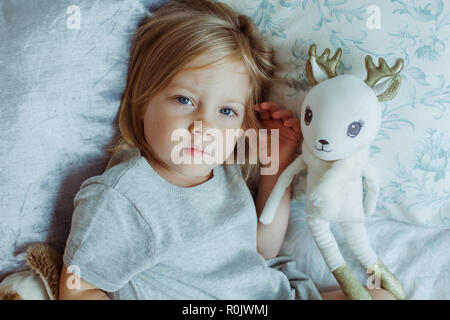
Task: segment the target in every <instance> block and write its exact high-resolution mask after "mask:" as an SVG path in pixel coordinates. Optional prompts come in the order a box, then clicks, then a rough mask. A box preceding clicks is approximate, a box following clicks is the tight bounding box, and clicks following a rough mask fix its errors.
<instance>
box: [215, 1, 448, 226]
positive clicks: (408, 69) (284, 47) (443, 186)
mask: <svg viewBox="0 0 450 320" xmlns="http://www.w3.org/2000/svg"><path fill="white" fill-rule="evenodd" d="M221 2H225V3H227V4H229V5H230V6H232V7H233V8H235V9H236V10H238V11H239V12H242V13H244V14H246V15H248V16H250V17H251V18H252V19H253V20H254V21H255V23H256V24H257V26H258V30H259V31H260V33H261V34H262V35H264V36H265V37H266V38H268V39H269V41H270V42H271V43H272V44H273V45H274V46H275V49H276V52H277V59H278V61H279V62H280V63H281V70H280V71H279V72H278V74H277V76H278V80H279V81H277V83H276V84H275V85H274V88H273V90H272V92H271V97H270V98H271V99H272V100H274V101H276V102H278V103H280V104H282V105H283V106H286V107H288V108H290V109H292V110H293V111H295V112H296V114H297V115H298V114H299V111H300V110H299V107H300V105H301V102H302V100H303V98H304V96H305V94H306V92H307V91H308V90H309V89H310V84H309V82H308V81H307V78H306V74H305V63H306V60H307V58H308V48H309V46H310V45H311V44H312V43H316V44H317V45H318V50H319V51H322V50H323V49H325V48H326V47H328V48H330V49H331V50H332V52H334V51H335V50H336V49H337V48H339V47H340V48H342V50H343V56H342V59H341V63H340V64H339V66H338V70H339V73H341V74H342V73H351V74H355V75H358V76H360V77H361V78H365V75H366V74H365V67H364V57H365V55H371V56H372V57H373V58H374V61H376V60H377V58H378V57H384V58H385V59H386V60H387V62H388V63H393V62H394V61H395V59H396V58H397V57H402V58H403V59H404V61H405V66H404V69H403V71H402V78H403V81H402V87H401V90H400V92H399V93H398V95H397V97H396V98H395V99H393V100H392V101H389V102H384V103H383V120H382V124H381V128H380V131H379V135H378V137H377V139H376V140H375V142H374V144H373V145H372V150H371V151H372V152H371V162H372V163H373V164H374V165H375V166H376V167H377V169H378V171H379V173H380V179H381V192H380V197H379V201H378V205H377V211H376V213H375V214H376V215H380V216H387V217H390V218H393V219H396V220H400V221H405V222H410V223H414V224H418V225H422V226H428V227H437V228H450V173H448V172H447V171H448V170H450V166H449V157H450V132H449V129H448V128H449V126H448V124H449V123H450V112H449V104H450V48H449V45H450V41H449V38H450V3H448V2H447V3H445V2H444V1H443V0H431V1H430V0H428V1H425V0H413V1H403V0H379V1H373V2H371V3H370V2H369V3H367V2H362V1H349V0H249V1H238V0H224V1H221ZM374 21H375V23H373V22H374ZM297 181H299V183H304V179H298V180H297ZM303 188H304V187H303V186H299V187H298V188H297V189H300V190H302V189H303ZM297 196H299V195H297ZM299 199H300V198H299Z"/></svg>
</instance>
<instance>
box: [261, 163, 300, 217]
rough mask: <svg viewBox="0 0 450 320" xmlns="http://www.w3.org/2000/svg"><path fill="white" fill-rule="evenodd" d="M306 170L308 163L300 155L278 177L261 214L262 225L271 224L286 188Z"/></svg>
mask: <svg viewBox="0 0 450 320" xmlns="http://www.w3.org/2000/svg"><path fill="white" fill-rule="evenodd" d="M303 169H306V163H305V161H304V160H303V158H302V155H299V156H298V157H297V158H296V159H295V160H294V161H293V162H292V163H291V164H290V165H289V166H288V167H287V168H286V169H285V170H284V171H283V172H282V173H281V174H280V176H279V177H278V180H277V183H276V184H275V186H274V187H273V190H272V192H271V193H270V196H269V198H267V200H266V203H265V205H264V209H263V211H262V212H261V215H260V217H259V221H260V222H261V223H262V224H270V223H272V221H273V219H274V218H275V213H276V211H277V208H278V205H279V204H280V201H281V198H282V197H283V195H284V192H285V190H286V188H287V187H288V186H289V185H290V184H291V182H292V180H293V178H294V176H295V175H296V174H297V173H299V172H300V171H302V170H303Z"/></svg>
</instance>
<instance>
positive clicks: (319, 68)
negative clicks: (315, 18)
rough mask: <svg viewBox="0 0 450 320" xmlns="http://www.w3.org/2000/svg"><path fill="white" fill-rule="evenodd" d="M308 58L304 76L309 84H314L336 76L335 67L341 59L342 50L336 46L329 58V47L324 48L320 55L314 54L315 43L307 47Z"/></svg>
mask: <svg viewBox="0 0 450 320" xmlns="http://www.w3.org/2000/svg"><path fill="white" fill-rule="evenodd" d="M308 54H309V58H308V61H306V76H307V77H308V80H309V82H310V83H311V85H313V86H315V85H316V84H318V83H319V82H322V81H324V80H327V79H330V78H333V77H336V76H337V72H336V68H337V65H338V64H339V61H340V60H341V56H342V50H341V48H338V49H337V50H336V53H335V54H334V56H333V57H332V58H331V59H330V58H329V56H330V49H329V48H326V49H325V50H324V51H323V53H322V55H321V56H319V57H318V56H317V54H316V45H315V44H312V45H311V46H310V47H309V52H308Z"/></svg>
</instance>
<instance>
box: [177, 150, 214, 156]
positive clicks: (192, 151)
mask: <svg viewBox="0 0 450 320" xmlns="http://www.w3.org/2000/svg"><path fill="white" fill-rule="evenodd" d="M183 150H185V151H186V152H189V153H190V154H198V155H204V154H205V155H208V156H209V153H207V152H205V151H203V150H201V149H198V148H184V149H183Z"/></svg>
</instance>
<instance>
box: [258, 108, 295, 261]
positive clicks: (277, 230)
mask: <svg viewBox="0 0 450 320" xmlns="http://www.w3.org/2000/svg"><path fill="white" fill-rule="evenodd" d="M254 109H255V110H256V111H257V112H259V114H260V117H261V122H262V125H263V128H265V129H267V133H268V139H267V141H268V145H267V148H268V150H267V152H266V153H265V154H269V153H270V157H271V160H272V161H274V162H275V165H274V164H272V167H275V168H278V171H277V172H276V173H275V174H271V175H268V174H262V175H261V176H260V179H259V185H258V193H257V195H256V199H255V207H256V212H257V215H258V217H257V219H258V229H257V250H258V252H259V253H260V254H261V255H262V256H263V257H264V258H265V259H270V258H273V257H276V256H277V255H278V252H279V251H280V249H281V245H282V244H283V240H284V235H285V233H286V228H287V225H288V222H289V213H290V200H291V186H290V185H289V186H288V187H287V188H286V191H285V192H284V195H283V197H282V198H281V201H280V204H279V205H278V209H277V211H276V214H275V218H274V220H273V221H272V223H270V224H267V225H265V224H262V223H260V222H259V216H260V215H261V212H262V210H263V209H264V205H265V203H266V201H267V199H268V197H269V195H270V193H271V192H272V189H273V187H274V186H275V184H276V182H277V180H278V177H279V176H280V174H281V173H282V172H283V171H284V170H285V169H286V168H287V167H288V166H289V165H290V164H291V163H292V162H293V161H294V160H295V158H296V156H297V155H296V153H297V150H298V148H299V146H300V142H301V138H302V134H301V129H300V120H299V119H297V118H295V117H294V116H293V113H292V111H291V110H288V109H285V108H280V107H279V106H278V105H277V104H276V103H274V102H264V103H261V104H257V105H255V106H254ZM272 129H277V130H278V142H279V143H278V149H277V150H273V151H274V154H272V141H271V140H272V136H271V132H272ZM260 147H264V146H260V145H259V142H258V149H259V148H260ZM274 149H275V148H274ZM258 154H259V153H258ZM260 160H261V159H260ZM265 160H266V159H264V161H262V163H266V161H265ZM260 163H261V161H260ZM261 166H262V167H264V166H266V167H270V165H261Z"/></svg>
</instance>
